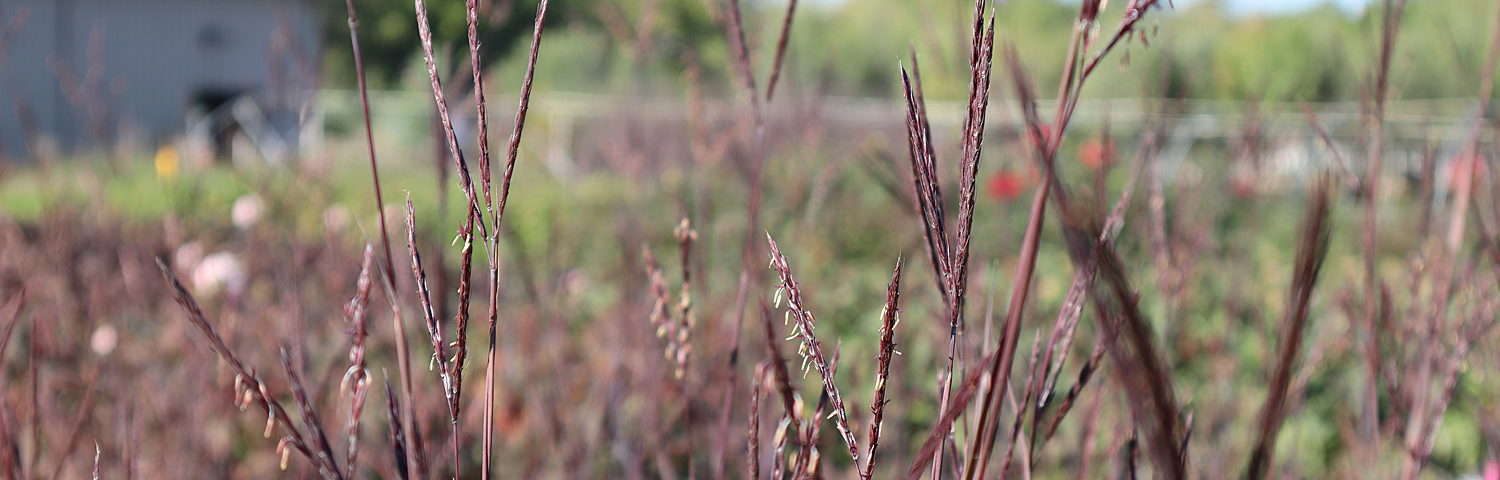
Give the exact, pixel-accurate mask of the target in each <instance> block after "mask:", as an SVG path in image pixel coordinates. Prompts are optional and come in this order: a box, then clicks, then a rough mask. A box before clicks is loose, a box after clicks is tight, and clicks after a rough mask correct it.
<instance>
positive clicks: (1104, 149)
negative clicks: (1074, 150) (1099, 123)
mask: <svg viewBox="0 0 1500 480" xmlns="http://www.w3.org/2000/svg"><path fill="white" fill-rule="evenodd" d="M1078 160H1079V161H1081V162H1083V166H1085V167H1089V170H1098V169H1099V168H1101V167H1106V166H1109V165H1112V164H1114V162H1115V142H1114V141H1112V140H1110V141H1104V142H1101V141H1098V140H1090V141H1089V142H1088V143H1085V144H1083V146H1082V147H1079V148H1078Z"/></svg>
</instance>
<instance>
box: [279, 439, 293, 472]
mask: <svg viewBox="0 0 1500 480" xmlns="http://www.w3.org/2000/svg"><path fill="white" fill-rule="evenodd" d="M276 453H277V454H280V455H281V470H282V471H286V464H287V462H288V461H290V460H291V459H292V449H291V448H290V447H289V446H288V445H287V439H286V437H281V441H280V442H276Z"/></svg>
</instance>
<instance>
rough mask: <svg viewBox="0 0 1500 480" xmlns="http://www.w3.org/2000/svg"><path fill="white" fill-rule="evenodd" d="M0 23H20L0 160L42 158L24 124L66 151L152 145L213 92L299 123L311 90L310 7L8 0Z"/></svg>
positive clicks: (7, 80) (278, 0) (12, 41)
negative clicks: (241, 96) (31, 148)
mask: <svg viewBox="0 0 1500 480" xmlns="http://www.w3.org/2000/svg"><path fill="white" fill-rule="evenodd" d="M18 14H20V15H21V16H22V17H23V18H22V19H21V20H19V21H11V20H12V19H14V18H16V17H17V15H18ZM0 21H6V22H9V23H10V24H12V25H15V26H16V27H15V28H14V29H13V30H14V31H12V32H10V35H9V40H8V42H7V44H6V45H4V56H3V57H0V153H3V154H6V155H8V156H11V157H13V158H15V157H20V158H25V157H28V156H32V155H34V154H35V152H28V151H27V146H28V144H30V143H31V142H28V141H27V139H28V136H27V135H26V130H27V129H28V127H29V128H30V129H31V130H33V131H34V133H35V134H36V135H37V137H34V138H41V139H46V140H44V141H48V142H55V144H56V145H58V146H59V147H61V148H62V149H63V150H64V151H74V150H80V149H86V148H91V147H96V146H99V142H100V139H101V137H102V138H103V139H104V141H105V142H114V141H117V140H120V139H122V138H123V139H124V140H125V141H135V142H139V143H140V146H141V147H144V148H151V147H154V146H155V144H156V143H158V142H161V141H165V140H167V139H169V138H170V137H171V136H172V135H173V134H174V133H178V132H181V131H182V130H183V128H184V123H185V118H186V117H187V112H188V110H189V108H191V107H192V106H193V105H194V101H195V99H197V100H201V99H203V98H204V97H205V95H204V94H208V93H220V94H232V93H249V94H252V95H254V96H255V97H256V98H257V99H259V100H260V101H261V103H262V106H263V108H264V109H266V110H267V113H268V114H269V115H271V116H272V117H273V118H282V119H283V120H286V119H288V118H289V119H290V121H293V122H294V121H295V118H296V115H295V113H296V111H297V110H298V109H299V108H300V106H301V105H302V104H304V103H305V101H306V99H307V98H308V95H309V93H310V91H311V89H312V88H313V87H315V86H316V76H317V69H318V68H319V62H320V59H319V57H318V55H319V52H320V47H321V45H320V39H321V32H320V31H319V27H320V25H321V22H320V19H319V18H318V16H317V8H316V6H315V4H314V2H312V1H310V0H9V1H6V2H4V3H0ZM70 93H71V94H70ZM207 96H208V97H213V96H220V95H207ZM278 123H279V124H285V123H286V122H285V121H281V122H278Z"/></svg>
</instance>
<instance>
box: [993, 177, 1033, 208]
mask: <svg viewBox="0 0 1500 480" xmlns="http://www.w3.org/2000/svg"><path fill="white" fill-rule="evenodd" d="M988 183H989V185H988V189H987V190H988V191H989V194H990V198H994V199H996V200H1000V201H1006V202H1008V201H1011V200H1015V199H1017V198H1020V197H1021V191H1022V190H1025V189H1026V183H1027V182H1026V179H1025V178H1022V176H1021V175H1020V174H1019V173H1016V172H1014V171H1011V170H1003V171H1000V172H996V173H995V174H994V175H990V180H989V182H988Z"/></svg>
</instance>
